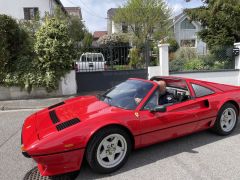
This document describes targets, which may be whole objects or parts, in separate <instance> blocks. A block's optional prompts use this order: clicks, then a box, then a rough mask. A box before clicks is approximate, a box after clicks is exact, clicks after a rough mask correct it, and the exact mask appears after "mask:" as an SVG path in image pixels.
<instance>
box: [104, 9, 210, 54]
mask: <svg viewBox="0 0 240 180" xmlns="http://www.w3.org/2000/svg"><path fill="white" fill-rule="evenodd" d="M116 10H117V8H111V9H109V10H108V12H107V17H108V18H107V19H108V22H107V30H108V34H113V33H127V32H129V31H130V28H129V26H128V25H127V24H126V23H124V22H123V23H120V24H119V23H118V24H117V23H115V22H114V21H113V17H114V15H115V13H116ZM202 28H203V27H202V26H201V24H200V23H199V22H195V21H193V22H190V20H189V18H188V16H187V15H186V14H185V13H181V14H179V15H178V16H176V17H174V18H173V23H172V25H171V29H172V31H173V35H174V38H175V39H176V40H177V42H178V44H179V45H180V47H192V48H196V50H197V53H198V54H206V53H207V46H206V43H204V42H203V41H202V40H201V39H199V38H198V37H197V33H198V32H199V31H201V30H202Z"/></svg>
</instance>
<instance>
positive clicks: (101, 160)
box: [86, 127, 131, 173]
mask: <svg viewBox="0 0 240 180" xmlns="http://www.w3.org/2000/svg"><path fill="white" fill-rule="evenodd" d="M130 152H131V140H130V137H129V135H128V133H127V132H126V131H124V130H123V129H121V128H118V127H112V128H106V129H102V130H100V131H99V132H98V133H96V134H95V135H94V137H93V138H92V140H91V141H90V143H89V144H88V147H87V154H86V159H87V162H88V164H89V165H90V167H91V168H92V170H93V171H96V172H98V173H111V172H114V171H116V170H118V169H119V168H120V167H122V166H123V165H124V164H125V163H126V161H127V159H128V156H129V154H130Z"/></svg>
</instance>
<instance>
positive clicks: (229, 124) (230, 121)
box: [213, 103, 238, 135]
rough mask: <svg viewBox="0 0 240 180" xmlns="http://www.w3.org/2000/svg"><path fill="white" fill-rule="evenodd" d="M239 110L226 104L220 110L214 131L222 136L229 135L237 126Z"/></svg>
mask: <svg viewBox="0 0 240 180" xmlns="http://www.w3.org/2000/svg"><path fill="white" fill-rule="evenodd" d="M237 120H238V110H237V108H236V107H235V106H234V105H233V104H231V103H226V104H224V105H223V106H222V108H221V109H220V111H219V113H218V116H217V120H216V122H215V125H214V127H213V130H214V131H215V132H217V133H218V134H220V135H229V134H231V133H232V131H233V130H234V128H235V127H236V125H237Z"/></svg>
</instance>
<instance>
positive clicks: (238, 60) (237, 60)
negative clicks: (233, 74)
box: [234, 43, 240, 70]
mask: <svg viewBox="0 0 240 180" xmlns="http://www.w3.org/2000/svg"><path fill="white" fill-rule="evenodd" d="M234 46H235V47H236V48H239V49H240V43H235V44H234ZM235 69H239V70H240V55H238V56H236V57H235Z"/></svg>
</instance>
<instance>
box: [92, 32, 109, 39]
mask: <svg viewBox="0 0 240 180" xmlns="http://www.w3.org/2000/svg"><path fill="white" fill-rule="evenodd" d="M104 35H107V31H95V32H94V33H93V38H94V39H99V38H100V37H102V36H104Z"/></svg>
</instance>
